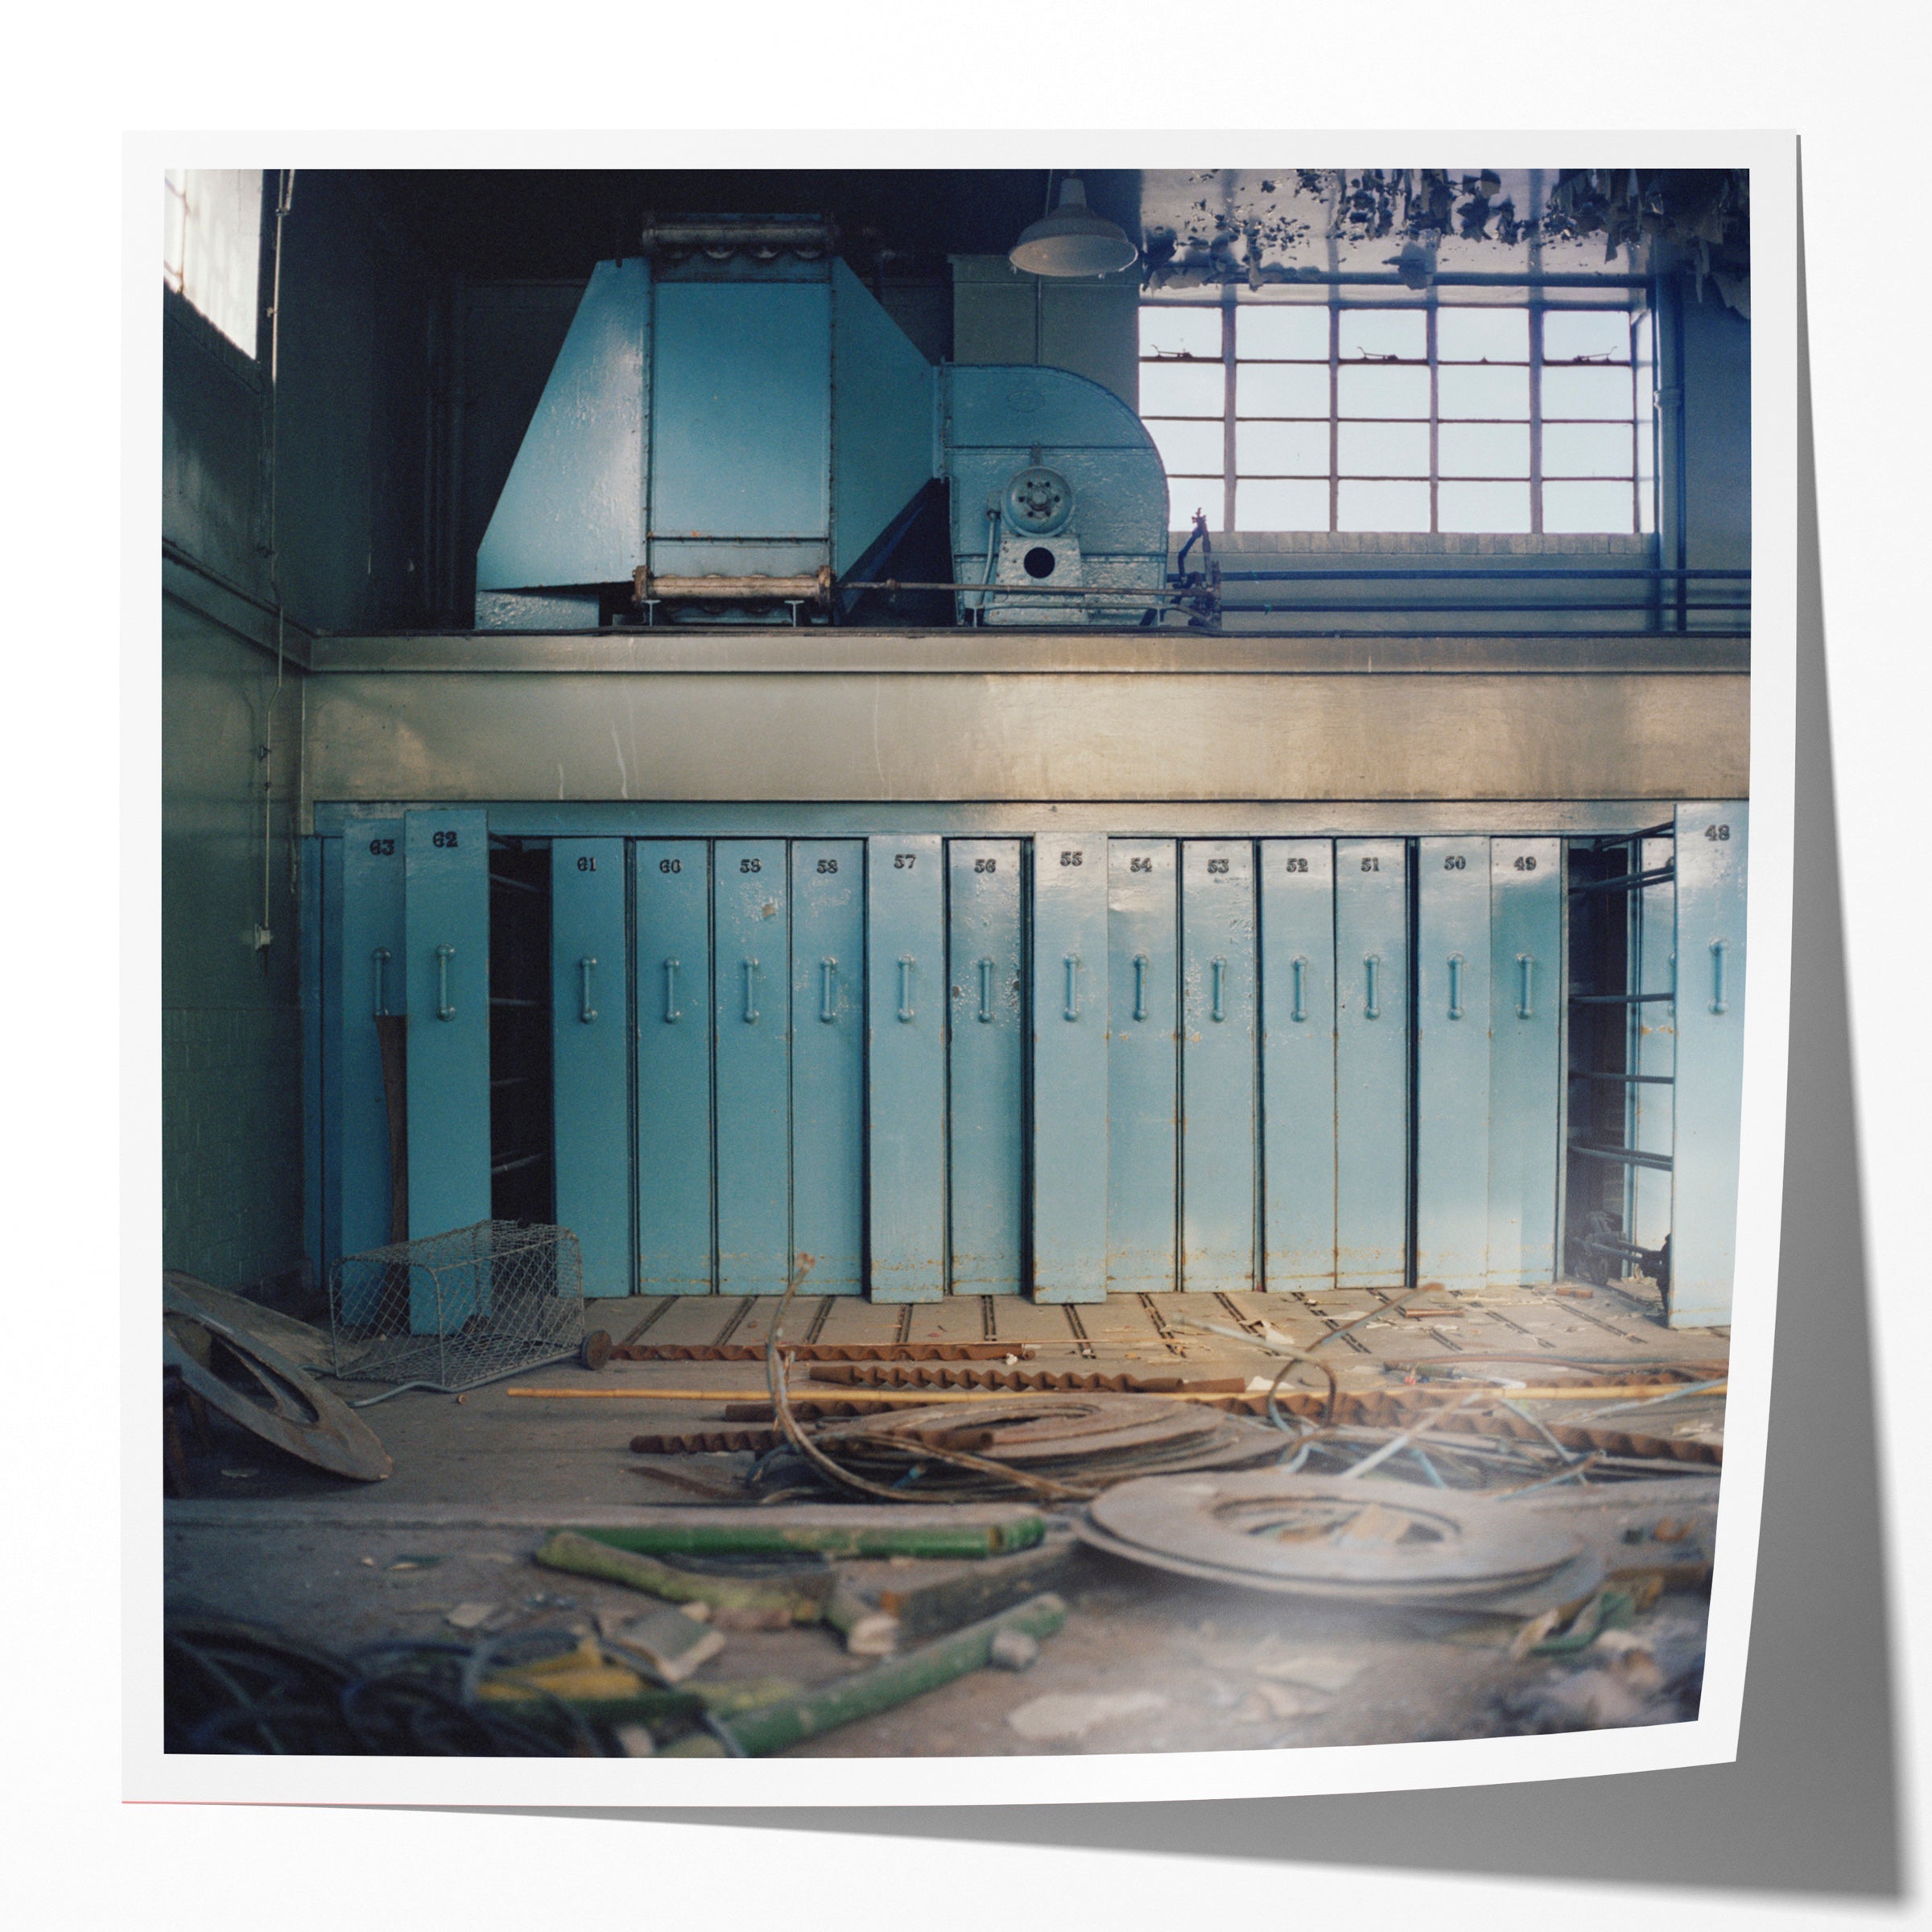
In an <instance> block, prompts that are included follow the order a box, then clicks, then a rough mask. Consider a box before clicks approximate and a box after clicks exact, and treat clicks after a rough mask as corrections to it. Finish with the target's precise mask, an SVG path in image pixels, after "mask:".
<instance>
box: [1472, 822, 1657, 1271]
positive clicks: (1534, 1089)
mask: <svg viewBox="0 0 1932 1932" xmlns="http://www.w3.org/2000/svg"><path fill="white" fill-rule="evenodd" d="M1489 931H1490V968H1489V1280H1490V1282H1492V1284H1493V1285H1494V1286H1498V1287H1522V1286H1530V1285H1531V1284H1533V1283H1534V1282H1547V1281H1551V1280H1553V1279H1554V1278H1555V1274H1556V1199H1557V1150H1558V1146H1559V1143H1560V1138H1561V1131H1562V1121H1561V1113H1560V1106H1559V1103H1560V1101H1561V1098H1562V1085H1563V1081H1562V1058H1561V1030H1562V1023H1563V1022H1562V1015H1563V844H1562V842H1561V841H1560V840H1556V839H1492V840H1490V841H1489ZM1640 1010H1641V1009H1640Z"/></svg>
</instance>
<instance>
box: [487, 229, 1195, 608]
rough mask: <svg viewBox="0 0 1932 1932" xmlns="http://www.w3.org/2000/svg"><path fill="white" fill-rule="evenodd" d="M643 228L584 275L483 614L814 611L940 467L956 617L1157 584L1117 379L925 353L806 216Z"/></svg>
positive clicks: (854, 571)
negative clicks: (620, 254) (625, 252)
mask: <svg viewBox="0 0 1932 1932" xmlns="http://www.w3.org/2000/svg"><path fill="white" fill-rule="evenodd" d="M687 234H688V235H690V236H691V237H700V236H702V237H705V239H704V240H703V241H702V242H699V243H697V244H696V245H694V246H689V247H688V248H687V250H686V251H685V252H683V253H677V252H673V251H671V250H667V249H666V248H665V247H664V246H663V242H664V237H667V236H671V235H676V236H680V237H682V236H684V235H687ZM654 241H655V242H656V247H657V252H655V253H654V254H653V255H652V256H650V257H640V258H634V259H630V260H625V261H621V262H600V263H599V264H598V266H597V269H596V270H595V272H594V273H593V274H592V276H591V279H590V284H589V286H588V288H586V290H585V291H584V299H583V300H582V302H581V303H580V304H579V306H578V309H577V312H576V317H575V318H574V320H572V324H571V326H570V332H569V333H568V336H566V337H565V339H564V347H563V349H562V350H561V351H560V352H559V355H558V357H557V361H556V365H555V368H553V369H552V370H551V375H550V380H549V382H548V383H547V385H546V386H545V388H544V390H543V399H542V400H541V402H539V404H538V406H537V411H536V414H535V417H534V418H533V419H531V422H530V428H529V430H528V431H527V432H526V434H525V436H524V439H523V442H522V447H521V448H519V449H518V452H517V458H516V461H515V463H514V465H513V466H512V468H511V470H510V477H509V480H508V481H507V482H506V484H505V485H504V487H503V492H502V496H501V497H499V498H498V500H497V507H496V510H495V512H494V514H493V515H492V516H491V518H490V521H489V528H488V530H486V531H485V534H484V538H483V542H482V544H481V547H480V548H479V549H478V551H477V608H476V622H477V628H478V629H479V630H584V629H594V628H595V627H596V626H597V624H598V623H599V622H600V621H601V616H602V614H603V613H605V612H606V611H607V610H609V609H613V607H615V608H622V607H623V606H625V605H627V604H630V603H631V602H635V603H636V605H638V607H639V608H640V609H643V610H644V611H645V612H646V613H647V614H650V615H652V616H658V615H659V614H662V613H669V614H670V615H671V616H673V617H676V618H677V619H679V620H680V621H691V620H700V621H739V622H742V621H747V620H752V621H756V620H758V619H761V618H762V619H766V620H775V621H788V620H789V619H790V618H791V617H792V616H793V615H794V614H795V613H797V612H799V611H800V610H805V611H808V612H809V611H814V610H818V609H825V608H828V606H829V602H830V598H831V593H832V589H833V588H835V587H836V585H838V584H844V583H847V582H849V581H851V580H852V579H853V578H854V576H861V579H862V570H861V567H862V566H865V565H866V564H868V559H869V558H870V557H871V556H872V555H873V554H874V552H875V551H876V550H877V548H878V547H880V545H881V539H883V538H886V536H887V535H889V533H895V532H896V530H897V529H898V528H899V527H901V526H902V525H903V523H904V522H905V520H906V518H907V517H908V515H909V514H910V511H911V510H912V508H913V506H914V505H915V504H916V502H917V501H918V500H919V497H920V496H921V494H922V493H923V492H924V491H925V490H926V489H927V486H928V485H930V484H931V482H932V481H933V480H934V479H935V478H939V479H943V480H944V481H946V482H947V484H948V485H950V488H951V496H952V553H953V570H954V581H955V582H956V584H958V585H960V586H962V587H963V588H960V589H959V590H958V591H957V592H956V600H955V603H956V610H957V611H958V613H959V614H960V618H961V621H965V622H972V621H980V622H984V623H1001V622H1004V623H1026V624H1029V625H1038V624H1043V623H1044V624H1064V623H1075V624H1082V623H1090V622H1119V621H1121V620H1122V616H1123V605H1126V606H1127V608H1126V611H1125V615H1126V617H1127V620H1128V621H1133V619H1135V618H1137V617H1138V615H1139V613H1140V609H1141V606H1140V605H1138V604H1135V603H1133V602H1132V601H1129V600H1117V601H1114V602H1113V605H1112V606H1111V608H1110V607H1109V606H1108V604H1107V602H1106V601H1104V600H1099V601H1092V602H1089V601H1087V600H1084V599H1082V598H1081V597H1078V596H1075V595H1070V594H1055V593H1056V592H1057V593H1066V592H1071V591H1076V590H1078V589H1080V588H1093V587H1096V586H1105V587H1108V588H1136V589H1144V590H1158V589H1159V588H1161V586H1162V583H1163V581H1164V572H1165V570H1166V547H1167V539H1166V525H1167V515H1166V502H1167V498H1166V477H1165V473H1164V472H1163V470H1162V465H1161V460H1160V456H1159V454H1158V452H1157V451H1156V450H1155V448H1154V444H1153V443H1152V441H1151V440H1150V438H1149V437H1148V436H1147V433H1146V430H1145V429H1144V428H1142V427H1141V423H1140V419H1138V418H1137V416H1136V415H1134V414H1133V411H1131V410H1129V408H1128V407H1126V405H1125V403H1121V401H1120V400H1119V398H1117V397H1116V396H1114V395H1113V394H1112V393H1111V392H1109V391H1108V390H1104V389H1102V388H1101V387H1100V386H1099V385H1097V384H1096V383H1092V382H1088V381H1086V380H1085V379H1084V378H1082V377H1079V376H1075V375H1073V374H1070V373H1068V372H1067V371H1066V370H1064V369H1043V368H1032V367H1020V368H1009V367H1005V366H989V365H974V366H968V367H952V366H948V367H947V368H945V369H935V368H934V367H933V365H931V363H929V362H928V361H927V360H926V358H925V357H924V356H923V355H922V354H921V353H920V352H919V350H918V349H916V348H915V347H914V345H913V344H912V343H911V342H910V341H909V340H908V339H907V338H906V336H905V334H904V333H903V332H902V331H901V330H900V328H898V324H896V323H894V321H893V320H892V318H891V317H890V316H888V315H887V314H886V311H885V310H884V309H883V308H881V307H880V305H879V304H878V303H877V301H875V300H874V299H873V296H872V295H871V294H870V293H869V291H867V289H866V288H865V286H864V284H863V283H861V282H860V280H859V279H858V278H857V276H856V275H853V274H852V271H851V270H850V269H849V268H848V267H847V266H845V264H844V262H841V261H840V260H838V259H837V258H836V257H835V256H833V255H832V254H831V253H830V252H829V237H828V235H827V231H826V230H824V229H823V228H822V227H820V226H818V225H809V226H808V225H785V224H781V223H761V224H758V225H738V226H737V227H736V228H735V229H734V228H733V226H731V225H721V224H712V225H707V226H706V227H705V228H704V229H697V228H692V229H688V230H684V229H676V230H672V229H660V230H658V231H657V232H656V236H655V237H654ZM1042 593H1045V594H1042Z"/></svg>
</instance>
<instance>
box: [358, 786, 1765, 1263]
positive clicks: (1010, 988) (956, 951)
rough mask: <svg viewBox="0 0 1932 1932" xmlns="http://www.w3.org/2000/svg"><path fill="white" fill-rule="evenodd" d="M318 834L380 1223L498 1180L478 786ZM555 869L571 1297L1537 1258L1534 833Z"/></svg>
mask: <svg viewBox="0 0 1932 1932" xmlns="http://www.w3.org/2000/svg"><path fill="white" fill-rule="evenodd" d="M1731 809H1732V811H1733V813H1734V815H1741V809H1742V808H1741V807H1737V808H1731ZM321 844H322V846H323V848H324V849H323V859H324V865H323V887H322V893H323V898H324V902H325V906H324V948H323V955H322V958H321V960H320V975H321V978H322V981H323V984H324V986H325V987H327V988H329V989H332V1010H331V1012H330V1013H329V1014H328V1024H327V1025H326V1026H325V1029H324V1030H325V1033H326V1035H327V1044H326V1046H325V1047H324V1051H323V1055H322V1057H323V1058H324V1060H325V1061H326V1062H328V1063H329V1071H328V1073H327V1074H326V1075H325V1076H324V1081H323V1085H324V1089H325V1092H327V1095H328V1101H327V1104H326V1106H325V1108H324V1113H325V1114H326V1117H327V1118H326V1126H325V1129H324V1133H325V1138H326V1142H327V1146H328V1155H327V1158H326V1159H325V1161H324V1170H325V1172H324V1192H325V1197H326V1219H327V1220H328V1231H327V1233H326V1235H325V1236H324V1241H325V1245H326V1246H327V1247H328V1249H332V1251H334V1252H336V1253H348V1252H353V1251H356V1250H357V1249H363V1248H367V1247H371V1246H374V1245H379V1244H380V1243H381V1242H382V1241H385V1240H386V1239H388V1238H389V1236H390V1233H391V1224H390V1203H391V1199H392V1194H391V1187H390V1179H391V1174H390V1118H391V1112H390V1108H391V1104H393V1101H394V1093H393V1085H394V1068H393V1067H392V1073H391V1081H392V1091H391V1092H390V1094H389V1095H388V1096H386V1092H385V1088H384V1084H383V1068H382V1052H381V1044H380V1039H379V1037H378V1036H379V1032H380V1029H379V1027H378V1025H377V1024H376V1023H375V1022H376V1016H378V1015H379V1014H382V1013H407V1021H406V1022H405V1023H404V1026H405V1037H406V1039H407V1055H406V1058H407V1108H406V1118H407V1128H406V1133H407V1170H408V1224H409V1229H410V1232H412V1233H416V1234H423V1233H429V1232H439V1231H440V1230H442V1229H444V1228H450V1227H455V1226H460V1225H463V1224H466V1223H468V1222H470V1221H474V1220H481V1219H483V1218H485V1216H488V1215H489V1212H490V1211H491V1198H490V1146H489V1082H490V1078H491V1067H490V1058H489V1024H488V1022H489V998H490V997H491V996H490V989H489V984H488V958H489V883H488V865H489V856H488V846H489V840H488V828H487V821H486V815H485V812H484V811H481V810H480V809H430V810H422V811H407V812H406V813H403V814H400V815H397V816H396V817H394V818H390V819H370V818H357V819H353V820H351V821H349V822H348V823H347V824H346V825H345V830H344V832H343V835H342V836H341V838H340V839H327V840H322V841H321ZM1738 849H1739V852H1740V856H1741V842H1740V847H1739V848H1738ZM550 865H551V879H550V894H549V921H550V933H551V964H552V985H551V1000H550V1006H551V1015H550V1018H551V1028H552V1034H551V1042H552V1056H551V1057H552V1065H551V1076H552V1078H551V1088H552V1108H553V1122H554V1128H553V1130H554V1149H555V1214H556V1217H557V1218H558V1219H559V1220H561V1221H562V1222H563V1223H564V1224H565V1225H567V1226H568V1227H571V1228H573V1229H574V1230H575V1231H576V1232H577V1233H578V1235H579V1236H580V1239H581V1241H582V1242H583V1244H584V1261H585V1272H586V1282H587V1287H588V1290H589V1292H591V1293H593V1294H620V1293H624V1292H626V1291H627V1290H628V1291H631V1292H643V1293H667V1292H668V1293H679V1294H708V1293H722V1294H769V1293H775V1292H778V1290H781V1289H782V1286H783V1285H784V1282H785V1280H786V1264H787V1257H789V1256H791V1255H793V1254H795V1253H809V1254H811V1255H812V1256H813V1257H815V1262H814V1265H813V1268H812V1270H811V1286H812V1288H813V1290H815V1292H818V1293H821V1294H857V1293H860V1292H869V1293H870V1294H872V1295H873V1297H874V1298H877V1299H881V1300H899V1301H909V1300H923V1299H928V1298H933V1297H936V1296H938V1295H940V1294H944V1293H946V1292H948V1291H952V1292H960V1293H986V1294H1003V1293H1014V1292H1019V1291H1022V1290H1028V1291H1030V1292H1032V1293H1034V1294H1035V1295H1036V1296H1038V1298H1041V1299H1046V1300H1062V1301H1080V1300H1090V1299H1095V1298H1099V1297H1100V1296H1101V1295H1103V1294H1105V1293H1106V1292H1108V1290H1113V1291H1116V1292H1119V1291H1141V1292H1147V1291H1158V1290H1167V1289H1173V1288H1184V1289H1189V1290H1244V1289H1249V1288H1254V1287H1265V1288H1270V1289H1284V1290H1311V1289H1317V1288H1321V1287H1324V1286H1330V1285H1341V1286H1394V1285H1397V1284H1400V1283H1402V1282H1404V1281H1405V1280H1407V1279H1411V1278H1413V1279H1421V1280H1439V1281H1442V1282H1445V1283H1446V1284H1447V1285H1448V1286H1452V1287H1468V1286H1479V1285H1481V1284H1484V1283H1485V1282H1488V1283H1518V1282H1534V1281H1538V1280H1547V1279H1549V1278H1550V1277H1551V1276H1552V1275H1553V1274H1554V1272H1555V1270H1556V1266H1557V1261H1558V1256H1557V1228H1558V1220H1559V1216H1558V1205H1559V1203H1558V1195H1559V1189H1560V1187H1561V1184H1562V1174H1563V1161H1564V1158H1565V1146H1564V1131H1565V1130H1564V1120H1565V1108H1564V1100H1563V1084H1564V1083H1563V1018H1564V1011H1565V1005H1564V1001H1565V990H1566V965H1565V959H1564V945H1565V932H1566V916H1565V880H1564V847H1563V841H1562V840H1558V839H1556V838H1534V837H1514V836H1512V837H1501V836H1499V837H1483V836H1459V837H1423V838H1418V839H1411V840H1405V839H1401V838H1337V839H1327V838H1274V837H1265V838H1259V839H1245V838H1228V839H1209V838H1202V839H1193V838H1188V839H1178V840H1177V839H1164V838H1143V837H1134V838H1120V837H1115V838H1109V837H1104V836H1095V835H1092V834H1072V835H1064V834H1055V835H1052V836H1047V835H1040V836H1034V837H1033V838H1030V839H1022V838H1018V837H950V838H949V837H945V836H940V835H937V834H931V833H921V834H911V835H896V834H894V835H875V836H865V837H828V838H805V837H798V838H792V839H789V840H788V839H782V838H726V837H719V838H715V839H711V838H699V837H675V838H652V837H638V838H625V837H621V836H598V837H586V838H568V837H558V838H555V839H554V840H552V841H551V847H550ZM1741 892H1742V881H1741V872H1740V874H1739V875H1738V877H1737V879H1736V882H1735V894H1736V900H1737V910H1738V912H1739V915H1740V919H1741ZM1733 958H1734V960H1736V962H1737V963H1738V966H1739V968H1740V969H1741V952H1736V951H1734V953H1733ZM1735 983H1736V986H1737V987H1739V988H1740V989H1741V971H1740V974H1739V976H1736V980H1735ZM1741 1003H1742V1002H1741V995H1740V997H1736V1005H1735V1006H1734V1007H1733V1008H1732V1011H1733V1012H1734V1013H1736V1012H1737V1011H1740V1010H1741ZM323 1004H324V1005H329V1004H330V1001H329V999H328V997H325V998H324V1002H323ZM1733 1084H1734V1083H1733ZM1732 1104H1733V1105H1734V1104H1735V1093H1734V1092H1733V1093H1732ZM1733 1186H1734V1179H1733Z"/></svg>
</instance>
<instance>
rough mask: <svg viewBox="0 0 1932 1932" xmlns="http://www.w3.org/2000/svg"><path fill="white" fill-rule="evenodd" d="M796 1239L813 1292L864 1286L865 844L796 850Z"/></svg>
mask: <svg viewBox="0 0 1932 1932" xmlns="http://www.w3.org/2000/svg"><path fill="white" fill-rule="evenodd" d="M791 1011H792V1042H791V1121H792V1130H791V1245H792V1249H793V1251H794V1253H795V1254H809V1255H810V1256H811V1257H812V1269H811V1275H810V1276H809V1277H808V1278H807V1288H808V1289H809V1290H810V1291H811V1293H812V1294H858V1292H859V1291H860V1290H861V1288H862V1287H863V1286H865V1274H864V1269H865V1038H864V1030H865V846H864V844H862V843H861V841H860V840H857V839H797V840H794V841H793V842H792V848H791Z"/></svg>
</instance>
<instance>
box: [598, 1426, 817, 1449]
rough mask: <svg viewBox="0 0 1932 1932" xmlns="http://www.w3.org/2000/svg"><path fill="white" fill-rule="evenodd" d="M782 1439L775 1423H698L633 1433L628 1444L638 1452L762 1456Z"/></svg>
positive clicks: (775, 1446)
mask: <svg viewBox="0 0 1932 1932" xmlns="http://www.w3.org/2000/svg"><path fill="white" fill-rule="evenodd" d="M783 1440H784V1438H783V1437H782V1436H781V1435H779V1434H778V1429H777V1427H776V1426H775V1425H773V1426H761V1425H758V1424H752V1425H745V1424H742V1423H738V1424H733V1423H729V1422H727V1423H725V1424H723V1425H721V1426H720V1425H719V1424H716V1423H704V1422H700V1423H697V1424H696V1425H694V1426H692V1427H691V1428H688V1429H650V1430H646V1431H645V1432H644V1434H643V1435H634V1436H633V1437H632V1438H631V1439H630V1446H631V1448H632V1449H633V1450H634V1451H635V1452H636V1453H637V1454H638V1455H715V1454H716V1453H718V1452H719V1451H728V1452H729V1451H741V1450H749V1451H751V1453H752V1454H753V1455H763V1454H764V1453H765V1452H766V1450H768V1449H775V1448H777V1447H778V1444H779V1443H781V1442H782V1441H783Z"/></svg>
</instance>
